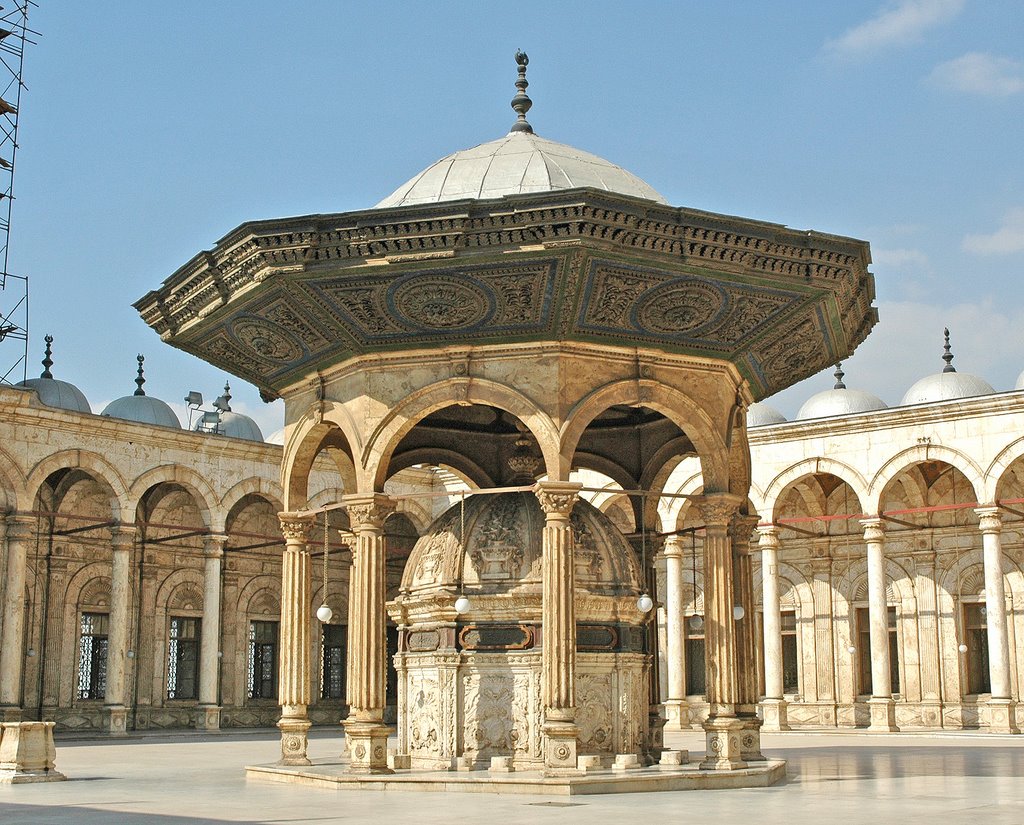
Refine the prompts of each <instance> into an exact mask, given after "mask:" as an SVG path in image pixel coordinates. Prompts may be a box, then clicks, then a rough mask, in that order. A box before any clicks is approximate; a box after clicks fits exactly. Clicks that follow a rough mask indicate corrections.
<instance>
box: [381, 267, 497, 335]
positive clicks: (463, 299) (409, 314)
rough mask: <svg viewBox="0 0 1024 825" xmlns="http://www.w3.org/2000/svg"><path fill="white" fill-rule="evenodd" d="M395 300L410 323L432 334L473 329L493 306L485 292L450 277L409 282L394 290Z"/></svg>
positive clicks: (400, 311)
mask: <svg viewBox="0 0 1024 825" xmlns="http://www.w3.org/2000/svg"><path fill="white" fill-rule="evenodd" d="M392 300H393V303H394V307H395V309H396V310H397V311H398V313H399V314H400V315H402V316H403V317H404V318H406V319H407V320H408V321H409V322H410V323H412V324H415V325H416V326H419V327H425V328H426V329H432V330H455V329H465V328H466V327H472V326H475V325H477V324H479V323H481V322H483V321H484V320H485V319H486V318H487V316H488V315H489V314H490V312H491V302H490V301H489V300H488V298H487V294H486V293H485V292H484V291H483V290H482V289H480V288H479V287H477V286H476V285H474V284H472V283H470V282H469V281H467V280H463V279H461V278H454V277H450V276H449V277H443V276H441V277H426V278H423V277H418V278H413V279H411V280H408V281H406V282H405V283H404V284H402V285H401V286H399V287H398V288H397V289H395V291H394V293H393V298H392Z"/></svg>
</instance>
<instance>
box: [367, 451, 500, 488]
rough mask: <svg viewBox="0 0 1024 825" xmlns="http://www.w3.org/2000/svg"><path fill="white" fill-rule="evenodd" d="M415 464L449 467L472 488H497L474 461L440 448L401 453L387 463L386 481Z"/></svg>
mask: <svg viewBox="0 0 1024 825" xmlns="http://www.w3.org/2000/svg"><path fill="white" fill-rule="evenodd" d="M416 464H430V465H431V466H434V467H440V466H442V465H443V466H446V467H451V468H452V470H454V471H456V472H457V473H458V474H459V475H460V476H461V477H462V478H463V479H465V480H468V481H469V482H470V483H471V484H472V486H474V487H477V488H480V489H487V488H488V487H496V486H497V484H496V483H495V481H494V479H492V478H491V477H490V476H489V475H488V474H487V471H486V470H484V469H483V468H482V467H481V466H480V465H479V464H477V463H476V462H475V461H473V460H472V459H470V458H467V457H466V456H464V455H461V454H459V453H457V452H455V451H454V450H445V449H443V448H440V447H421V448H419V449H415V450H408V451H406V452H404V453H402V455H401V456H400V457H399V458H398V459H396V460H395V461H394V462H389V466H391V469H392V472H391V474H390V475H389V476H388V479H391V478H394V477H395V476H396V475H397V474H398V473H400V472H401V471H402V470H405V469H407V468H408V467H412V466H414V465H416ZM386 481H387V479H386V480H385V483H386Z"/></svg>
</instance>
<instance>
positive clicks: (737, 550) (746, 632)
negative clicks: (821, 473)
mask: <svg viewBox="0 0 1024 825" xmlns="http://www.w3.org/2000/svg"><path fill="white" fill-rule="evenodd" d="M760 520H761V517H760V516H758V515H757V514H754V515H747V514H743V513H738V514H737V515H735V516H733V519H732V525H731V526H730V538H731V540H732V564H733V604H734V606H736V607H739V608H742V616H740V617H739V618H737V616H736V615H735V614H734V615H733V621H734V627H735V629H736V670H737V676H738V685H739V692H738V697H737V699H738V701H737V704H736V715H737V716H738V717H739V718H740V719H741V720H742V721H743V735H742V737H741V739H740V745H741V748H742V754H743V759H744V760H746V761H758V760H763V759H764V756H763V755H762V754H761V719H760V718H759V717H758V715H757V699H758V693H759V690H758V688H759V684H758V678H757V663H758V660H759V659H760V658H761V645H760V644H758V639H757V621H756V619H757V616H756V614H755V612H754V566H753V560H752V558H751V555H750V537H751V534H752V533H753V531H754V528H755V527H756V526H757V523H758V522H759V521H760Z"/></svg>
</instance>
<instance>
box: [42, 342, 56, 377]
mask: <svg viewBox="0 0 1024 825" xmlns="http://www.w3.org/2000/svg"><path fill="white" fill-rule="evenodd" d="M43 340H44V341H46V352H44V353H43V362H42V363H43V374H42V375H40V376H39V377H40V378H53V373H51V372H50V367H52V366H53V359H52V358H51V357H50V356H51V355H53V351H52V350H51V349H50V344H52V343H53V336H52V335H45V336H43Z"/></svg>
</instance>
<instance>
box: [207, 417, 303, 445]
mask: <svg viewBox="0 0 1024 825" xmlns="http://www.w3.org/2000/svg"><path fill="white" fill-rule="evenodd" d="M192 429H194V430H195V431H196V432H206V430H205V429H204V427H203V420H202V418H200V419H199V420H198V421H196V423H195V425H194V426H193V428H192ZM281 433H282V436H283V434H284V430H282V431H281ZM217 435H226V436H227V437H228V438H241V439H243V440H245V441H263V432H262V431H261V430H260V428H259V425H258V424H257V423H256V422H255V421H253V420H252V419H251V418H250V417H249V416H247V415H243V414H242V413H237V412H234V411H232V410H231V409H227V410H222V411H221V413H220V421H219V422H218V424H217ZM268 440H269V439H268ZM272 443H279V444H284V441H283V440H282V441H280V442H272Z"/></svg>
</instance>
